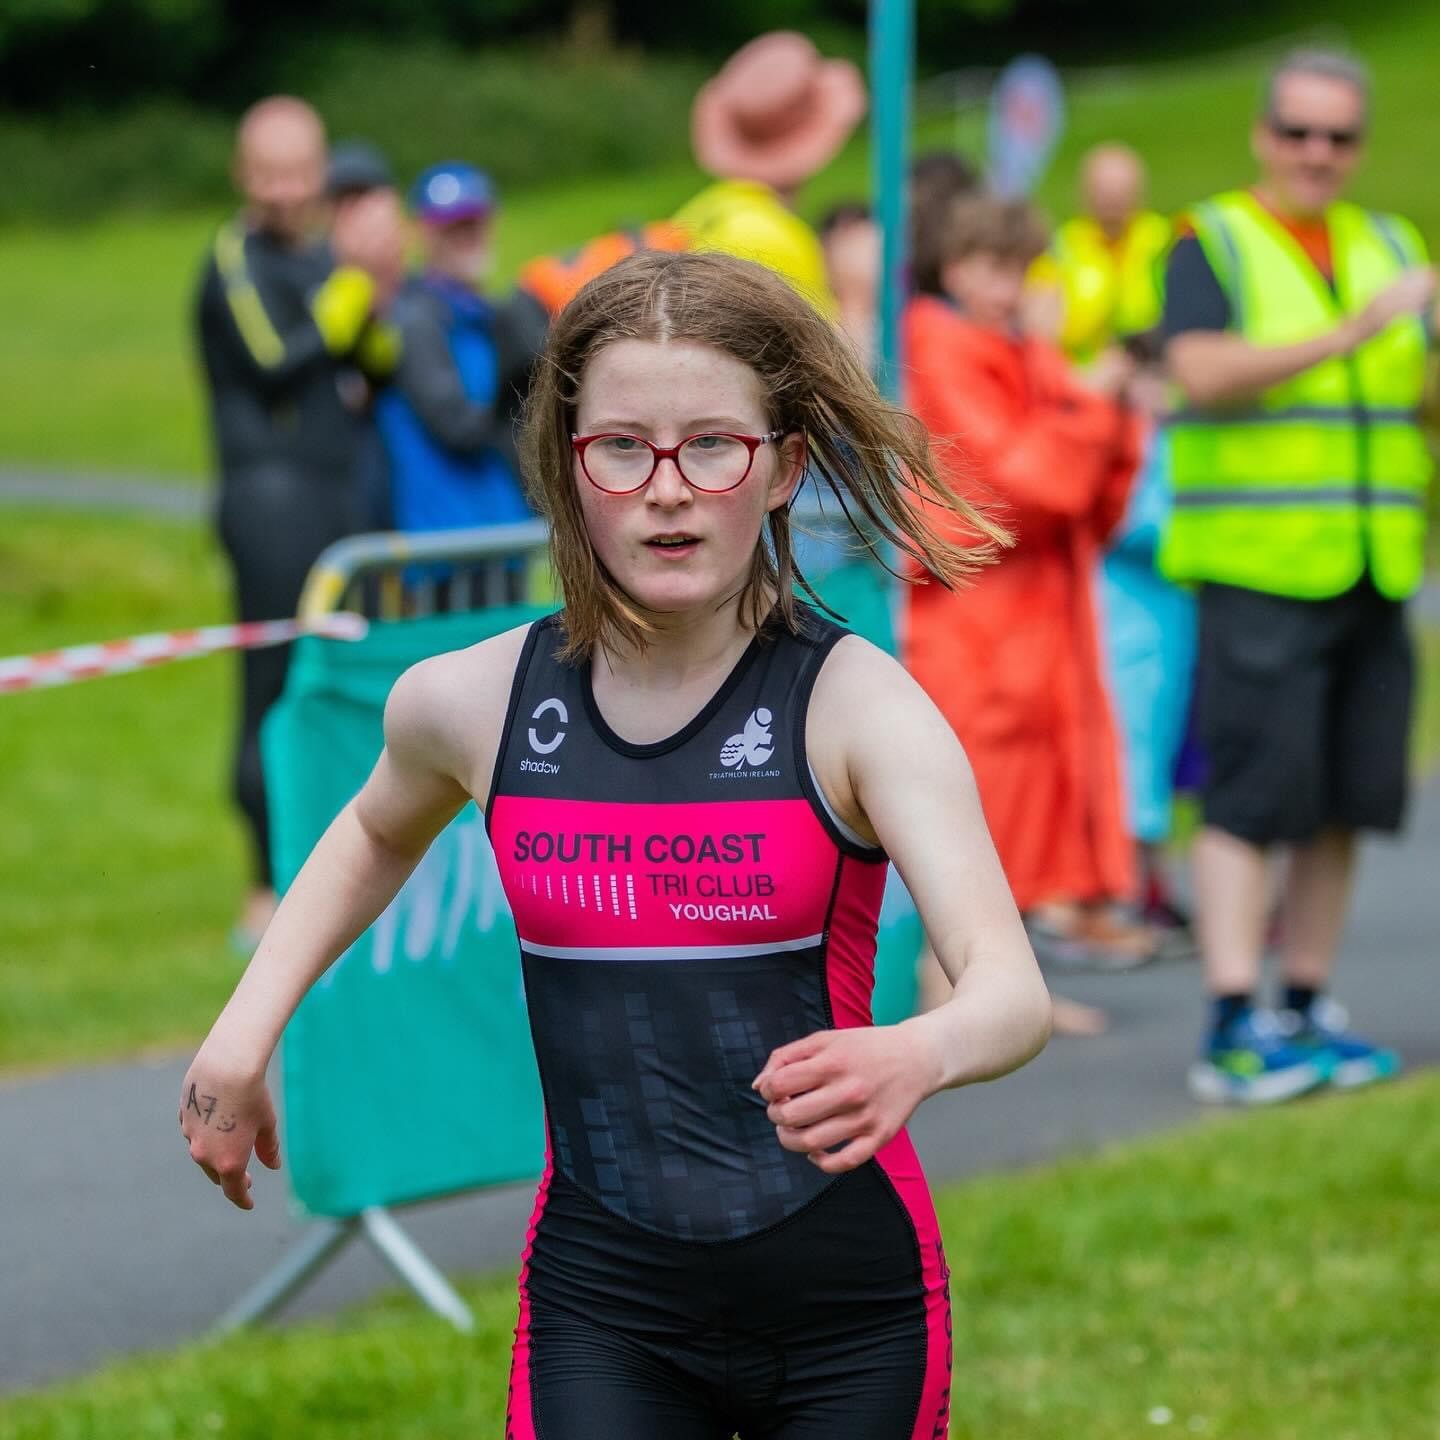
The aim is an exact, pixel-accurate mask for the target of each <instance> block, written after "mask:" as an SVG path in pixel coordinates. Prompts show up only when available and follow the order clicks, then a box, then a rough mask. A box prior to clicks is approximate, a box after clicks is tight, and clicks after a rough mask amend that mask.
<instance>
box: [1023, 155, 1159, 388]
mask: <svg viewBox="0 0 1440 1440" xmlns="http://www.w3.org/2000/svg"><path fill="white" fill-rule="evenodd" d="M1145 185H1146V177H1145V164H1144V162H1143V161H1142V160H1141V159H1140V157H1139V156H1138V155H1137V154H1136V153H1135V152H1134V151H1133V150H1132V149H1130V147H1129V146H1128V145H1118V144H1114V143H1111V144H1106V145H1097V146H1095V147H1094V148H1093V149H1092V150H1089V151H1087V152H1086V154H1085V156H1084V158H1083V159H1082V160H1081V162H1080V199H1081V205H1082V213H1081V214H1079V215H1076V216H1074V217H1073V218H1072V219H1069V220H1067V221H1066V222H1065V223H1064V224H1063V225H1061V226H1060V227H1059V229H1058V230H1057V231H1056V232H1055V238H1054V240H1053V241H1052V242H1051V245H1050V250H1049V252H1048V254H1046V255H1044V256H1042V257H1041V259H1040V260H1039V261H1037V262H1036V265H1035V267H1034V269H1033V271H1032V272H1031V273H1032V279H1034V280H1036V281H1037V282H1039V283H1043V284H1052V285H1055V286H1056V287H1058V289H1059V291H1060V316H1059V319H1060V330H1059V335H1058V339H1059V342H1060V347H1061V349H1063V350H1064V351H1065V353H1066V354H1067V355H1068V356H1070V358H1071V359H1072V360H1074V361H1075V362H1076V363H1077V364H1079V365H1089V364H1091V363H1092V362H1093V361H1094V360H1096V359H1097V358H1098V357H1099V356H1100V355H1101V354H1102V353H1103V352H1104V351H1105V350H1106V349H1108V348H1109V347H1110V346H1112V345H1114V344H1117V343H1123V342H1126V341H1129V342H1131V344H1132V345H1135V344H1141V345H1143V343H1144V340H1143V337H1145V336H1146V335H1147V333H1148V332H1151V331H1153V330H1154V329H1155V327H1156V326H1157V325H1158V324H1159V323H1160V308H1161V299H1160V296H1161V285H1162V283H1163V279H1164V274H1163V272H1164V266H1165V256H1166V254H1167V253H1168V251H1169V249H1170V237H1171V229H1170V222H1169V221H1168V220H1167V219H1166V218H1165V217H1164V216H1163V215H1157V214H1156V213H1155V212H1154V211H1153V210H1147V209H1146V208H1145ZM1142 358H1143V357H1142Z"/></svg>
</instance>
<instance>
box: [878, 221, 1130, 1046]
mask: <svg viewBox="0 0 1440 1440" xmlns="http://www.w3.org/2000/svg"><path fill="white" fill-rule="evenodd" d="M1045 238H1046V237H1045V232H1044V227H1043V225H1042V224H1041V222H1040V221H1039V218H1038V217H1037V216H1036V215H1035V214H1034V212H1033V211H1032V210H1031V209H1030V208H1029V206H1027V205H1026V204H1025V203H1024V202H1023V201H1006V200H1000V199H996V198H992V197H974V198H965V199H962V200H960V201H959V202H957V204H956V207H955V210H954V213H953V217H952V219H951V221H950V225H949V234H948V236H947V239H946V243H945V246H944V252H943V253H944V260H943V264H942V268H941V276H942V284H943V288H944V290H945V295H944V297H937V296H930V295H919V296H916V297H915V298H914V299H913V300H912V301H911V302H910V304H909V306H908V308H907V310H906V313H905V318H904V341H905V359H906V369H907V373H908V384H909V391H908V395H907V400H908V403H909V405H910V408H911V409H913V410H914V411H915V413H916V414H917V415H918V416H919V417H920V418H921V419H922V420H923V421H924V422H925V424H926V426H927V427H928V429H929V430H930V432H931V435H932V437H933V438H934V440H935V442H936V445H937V448H938V449H939V451H940V454H941V456H942V459H944V460H945V461H946V470H947V473H948V474H949V476H950V477H951V478H952V479H953V482H954V484H955V485H956V487H957V488H958V489H961V490H963V492H964V493H965V494H966V496H967V497H968V498H969V499H971V500H972V501H978V502H980V503H981V504H984V505H986V506H988V507H990V508H991V511H992V513H993V514H994V516H995V518H996V519H998V520H1000V521H1001V522H1002V523H1004V524H1006V525H1007V526H1008V527H1009V528H1010V529H1011V530H1012V532H1013V533H1014V535H1015V537H1016V543H1015V546H1014V548H1013V549H1012V550H1010V551H1008V552H1006V553H1005V554H1004V555H1003V556H1002V557H1001V559H1000V562H999V564H998V565H996V566H995V567H994V568H992V569H990V570H988V571H986V572H985V573H983V574H982V575H981V576H980V577H979V579H978V580H977V582H976V584H975V585H974V586H973V588H971V589H969V590H967V591H962V592H961V593H958V594H956V593H952V592H951V591H949V590H946V589H945V588H944V587H943V586H940V585H935V584H922V585H916V586H911V587H909V596H908V601H907V603H908V607H909V608H908V623H907V626H906V637H905V660H906V663H907V665H908V667H909V669H910V670H911V672H912V674H914V676H915V677H916V679H917V680H918V681H919V682H920V684H921V685H922V686H924V688H925V689H926V691H927V692H928V693H929V695H930V697H931V698H932V699H933V700H934V701H935V703H936V704H937V705H938V706H939V708H940V710H941V711H942V713H943V714H944V715H945V716H946V718H947V719H948V720H949V721H950V723H951V725H952V726H953V727H954V729H955V732H956V734H957V735H958V736H959V738H960V740H961V743H962V744H963V745H964V747H965V749H966V751H967V753H968V754H969V757H970V761H971V764H972V765H973V766H974V769H975V775H976V780H977V782H978V785H979V789H980V797H981V800H982V802H983V803H984V807H985V813H986V817H987V819H988V821H989V824H990V828H991V831H992V833H993V835H994V838H995V845H996V848H997V850H998V851H999V854H1000V859H1001V861H1002V863H1003V864H1004V867H1005V873H1006V875H1007V877H1008V879H1009V881H1010V885H1011V888H1012V889H1013V891H1014V894H1015V899H1016V902H1017V904H1018V905H1019V907H1020V909H1021V910H1022V912H1024V913H1025V914H1026V917H1027V921H1028V922H1029V924H1030V927H1031V934H1032V938H1033V939H1034V940H1035V943H1036V949H1037V951H1039V952H1040V954H1041V958H1042V959H1044V958H1046V952H1047V950H1048V951H1049V952H1050V958H1052V959H1064V960H1071V961H1081V960H1084V961H1091V962H1097V963H1100V964H1107V963H1108V964H1112V965H1123V964H1126V963H1139V962H1141V961H1143V960H1144V959H1148V958H1150V954H1151V953H1153V937H1151V936H1149V935H1148V933H1147V932H1144V931H1141V930H1136V929H1135V928H1133V927H1130V926H1126V925H1124V924H1122V923H1121V922H1119V921H1118V920H1116V919H1115V918H1114V916H1113V914H1112V912H1111V908H1110V904H1109V902H1112V901H1115V900H1119V899H1122V898H1124V897H1126V896H1128V895H1129V893H1130V891H1131V889H1132V887H1133V884H1134V874H1133V851H1132V847H1131V845H1130V841H1129V838H1128V833H1127V829H1126V823H1125V814H1124V801H1123V792H1122V787H1121V780H1120V752H1119V744H1118V739H1117V736H1116V733H1115V730H1114V727H1113V725H1112V722H1111V716H1110V708H1109V704H1108V701H1107V699H1106V695H1105V690H1104V682H1103V680H1102V670H1101V660H1100V652H1099V645H1098V639H1097V629H1096V617H1095V607H1094V596H1093V593H1092V587H1093V585H1094V576H1095V573H1096V564H1097V561H1098V558H1099V555H1100V552H1101V547H1102V545H1103V542H1104V540H1105V537H1106V536H1107V535H1108V534H1109V533H1110V531H1111V530H1112V529H1113V528H1114V526H1115V525H1116V524H1117V523H1118V522H1119V520H1120V518H1121V516H1122V514H1123V512H1124V509H1125V503H1126V499H1127V496H1128V492H1129V487H1130V483H1131V479H1132V477H1133V475H1134V473H1135V469H1136V465H1137V462H1138V458H1139V426H1138V423H1137V421H1136V420H1135V418H1134V417H1133V416H1132V415H1131V414H1130V413H1129V412H1128V410H1127V409H1126V408H1125V406H1124V405H1123V404H1122V403H1120V401H1119V400H1118V399H1117V396H1118V394H1119V393H1120V391H1121V389H1122V388H1123V384H1124V381H1125V378H1126V372H1125V365H1126V362H1125V361H1124V360H1123V359H1122V358H1120V357H1118V356H1117V357H1116V360H1115V362H1114V363H1113V364H1110V365H1102V366H1101V367H1100V372H1099V374H1098V375H1097V374H1095V373H1092V374H1091V375H1090V376H1089V377H1087V383H1086V384H1084V385H1082V384H1081V382H1080V381H1079V380H1078V379H1076V378H1075V377H1074V376H1073V375H1072V373H1071V372H1070V370H1069V368H1068V366H1067V364H1066V361H1065V359H1064V357H1063V355H1062V354H1061V352H1060V351H1059V350H1058V349H1057V348H1056V347H1055V346H1054V345H1053V344H1052V343H1051V342H1049V341H1048V340H1044V339H1041V338H1038V337H1037V336H1034V335H1026V334H1025V333H1023V331H1022V329H1021V320H1022V314H1021V312H1022V307H1023V306H1024V305H1025V304H1026V303H1027V302H1026V296H1025V271H1026V268H1027V266H1028V265H1029V264H1030V262H1031V261H1033V260H1034V259H1035V257H1036V255H1038V254H1039V253H1040V251H1041V250H1042V249H1043V247H1044V244H1045ZM1036 328H1038V327H1036ZM1065 1003H1066V1004H1067V1005H1068V1002H1065ZM1056 1018H1057V1025H1058V1026H1059V1028H1062V1029H1071V1030H1075V1031H1093V1030H1097V1029H1100V1028H1103V1025H1104V1016H1103V1015H1102V1014H1101V1013H1100V1012H1098V1011H1091V1010H1089V1009H1088V1007H1081V1006H1074V1005H1068V1008H1057V1016H1056Z"/></svg>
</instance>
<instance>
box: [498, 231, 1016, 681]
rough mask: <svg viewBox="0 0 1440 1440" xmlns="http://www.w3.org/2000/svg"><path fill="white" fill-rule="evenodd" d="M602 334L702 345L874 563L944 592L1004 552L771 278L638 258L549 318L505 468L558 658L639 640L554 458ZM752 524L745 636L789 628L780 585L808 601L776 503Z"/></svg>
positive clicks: (713, 264) (628, 607) (609, 340)
mask: <svg viewBox="0 0 1440 1440" xmlns="http://www.w3.org/2000/svg"><path fill="white" fill-rule="evenodd" d="M617 340H652V341H660V342H664V341H671V340H675V341H688V342H692V343H697V344H702V345H710V346H713V347H714V348H715V349H717V350H721V351H724V352H725V353H726V354H727V355H732V356H734V357H735V359H737V360H739V361H741V362H742V363H743V364H745V365H748V366H749V367H750V368H751V369H752V370H753V371H754V372H755V374H756V376H757V377H758V379H759V381H760V385H761V389H762V391H763V392H764V395H765V397H766V405H767V409H768V415H769V424H770V427H771V428H772V429H775V430H783V431H785V432H787V433H794V432H797V431H798V432H801V433H803V434H804V436H805V437H806V445H807V452H808V453H807V456H806V464H807V469H808V472H809V474H810V475H811V476H813V477H814V478H815V483H816V485H817V488H818V487H819V486H822V485H823V486H825V487H827V488H828V489H829V491H830V492H831V493H832V494H833V495H834V497H835V498H836V499H837V500H838V501H839V504H840V507H841V510H842V512H843V513H844V516H845V518H846V520H847V521H848V522H849V524H850V527H851V528H852V529H853V530H854V532H855V534H856V535H857V536H858V537H859V540H860V542H861V544H862V545H863V547H864V548H865V549H867V550H869V551H870V552H871V553H872V554H873V555H875V557H876V558H877V559H879V560H880V561H881V563H882V564H886V565H887V568H889V567H888V564H887V562H886V561H885V558H884V551H885V546H886V544H887V543H888V545H890V546H893V547H894V548H895V550H896V551H898V552H899V554H900V555H901V556H903V557H906V558H907V559H908V560H909V561H910V562H911V563H912V564H913V565H917V566H919V567H921V568H923V569H924V570H925V571H927V572H928V573H929V574H931V575H933V576H934V577H935V578H936V579H938V580H939V581H940V582H941V583H942V584H944V585H946V586H950V587H954V586H956V585H959V584H960V583H962V582H963V581H964V580H965V579H966V577H968V576H969V575H971V574H972V573H973V572H974V571H975V570H977V569H978V568H979V567H980V566H982V565H984V564H986V563H988V562H989V561H990V560H992V559H993V558H994V555H995V551H996V549H997V547H999V546H1001V545H1006V544H1009V543H1010V537H1009V535H1008V534H1007V533H1006V532H1005V531H1004V530H1003V529H1001V528H1000V527H999V526H998V525H996V524H995V523H994V522H993V521H991V520H989V519H988V518H986V517H985V516H984V515H983V514H981V513H980V512H979V511H978V510H976V509H975V508H974V507H973V506H971V505H970V504H968V503H967V502H966V501H965V500H963V499H962V498H961V497H959V496H958V495H956V494H955V493H954V491H953V490H952V489H951V488H950V487H949V486H948V485H946V484H945V482H944V481H943V480H942V479H941V478H940V475H939V473H938V471H937V468H936V464H935V460H934V457H933V456H932V454H931V450H930V443H929V439H928V437H927V435H926V433H925V427H924V426H923V425H922V424H921V422H920V421H919V420H917V419H916V418H915V416H913V415H912V414H910V412H909V411H907V410H902V409H898V408H897V407H895V406H893V405H890V404H887V403H886V401H885V400H883V399H882V398H881V396H880V394H879V392H878V391H877V390H876V388H875V385H874V383H873V382H872V381H871V379H870V377H869V375H867V374H866V372H865V370H864V367H863V366H862V365H861V363H860V361H859V359H858V357H857V355H856V353H855V351H854V349H853V348H852V346H851V344H850V342H849V341H848V340H846V339H845V338H844V337H843V336H841V335H840V334H839V333H838V332H837V331H836V330H834V329H833V328H832V327H831V325H830V324H829V322H827V321H826V320H825V319H824V318H823V317H822V316H821V315H820V314H819V313H818V312H817V311H816V310H815V309H814V308H813V307H812V306H811V305H810V304H809V302H808V301H806V300H804V299H803V298H802V297H801V296H800V295H799V294H797V293H796V292H795V291H794V290H793V289H791V287H790V286H789V285H788V284H787V283H786V282H785V281H784V280H782V279H780V278H779V276H777V275H775V274H774V273H773V272H772V271H770V270H767V269H766V268H765V267H764V266H761V265H756V264H754V263H753V262H751V261H749V260H740V259H737V258H735V257H734V256H731V255H717V254H705V253H697V252H693V251H688V252H681V253H666V252H661V251H641V252H639V253H637V254H634V255H630V256H628V257H627V258H626V259H624V260H622V261H620V262H619V264H617V265H614V266H612V267H611V268H610V269H609V270H606V271H605V272H604V273H603V274H601V275H598V276H596V278H595V279H593V280H591V281H590V283H589V284H588V285H586V286H585V288H584V289H583V290H581V291H580V293H579V294H578V295H576V296H575V298H574V299H573V300H572V301H571V302H570V303H569V304H568V305H567V306H566V307H565V309H564V310H562V311H561V312H560V314H559V316H557V317H556V320H555V324H554V327H553V328H552V329H551V331H550V337H549V341H548V343H547V344H546V347H545V352H544V354H543V356H542V357H541V361H540V365H539V369H538V371H537V374H536V378H535V383H534V385H533V386H532V388H531V391H530V398H529V402H528V404H527V406H526V416H525V425H524V430H523V433H522V435H521V458H522V463H523V466H524V470H525V476H526V480H527V483H528V485H529V488H530V492H531V496H532V498H533V500H534V501H535V503H536V505H537V507H538V508H539V510H540V511H541V513H542V514H543V515H544V516H545V518H546V519H547V520H548V521H549V523H550V534H551V542H550V543H551V563H552V564H553V566H554V569H555V574H556V576H557V578H558V580H559V582H560V588H561V592H562V594H563V596H564V599H565V614H564V624H565V630H566V637H567V644H566V646H565V652H564V653H565V655H566V656H567V658H581V657H584V656H588V655H589V654H590V653H591V651H592V650H593V648H594V647H595V645H596V644H597V643H603V644H606V645H608V646H611V647H615V646H621V647H624V646H634V647H636V648H643V647H644V645H645V643H646V640H647V637H648V636H649V634H650V633H652V627H651V626H650V624H649V622H648V621H647V620H646V619H645V617H644V615H643V614H642V612H641V611H640V610H639V609H638V607H637V606H636V605H635V602H634V601H633V600H631V599H630V597H629V596H628V595H626V593H625V592H624V590H622V589H621V588H620V586H619V584H618V583H617V582H616V580H615V578H614V576H612V575H610V574H609V573H608V572H607V571H606V570H605V568H604V566H602V565H601V563H600V561H599V559H598V557H597V556H596V554H595V551H594V548H593V547H592V545H591V543H590V537H589V535H588V533H587V532H586V529H585V521H584V517H583V515H582V513H581V509H580V499H579V495H578V493H577V487H576V483H575V472H574V465H573V460H572V452H571V448H570V437H571V435H572V434H573V433H574V430H575V416H576V410H577V407H578V404H579V399H580V386H581V382H582V381H583V379H584V376H585V369H586V367H587V366H588V365H589V363H590V362H591V360H593V359H594V357H595V356H596V354H598V353H599V351H600V350H601V349H602V348H603V347H604V346H606V345H610V344H613V343H614V342H615V341H617ZM766 520H767V524H766V530H767V531H768V537H760V538H757V543H756V546H755V558H754V562H753V564H752V565H751V570H750V575H749V577H748V578H747V580H746V582H745V586H744V589H743V591H742V594H741V597H740V619H741V623H742V624H744V625H747V626H749V627H750V628H752V629H755V628H758V627H759V626H760V624H761V623H762V622H763V621H764V620H765V618H766V617H767V615H769V614H770V613H771V611H772V609H773V610H774V612H776V614H777V615H778V617H779V619H781V620H782V621H783V623H784V624H785V625H787V626H788V627H789V628H790V629H792V630H794V629H795V628H796V627H797V625H798V623H799V622H798V618H797V613H796V600H795V586H796V585H797V584H798V585H799V586H800V587H801V588H802V589H803V590H804V591H805V592H806V593H807V594H812V595H813V592H812V591H811V590H810V587H809V585H808V584H807V583H806V582H805V579H804V577H803V576H802V575H800V574H799V572H798V570H797V569H796V566H795V558H794V553H793V548H792V534H791V516H790V513H789V510H788V508H786V507H781V508H780V509H777V510H772V511H771V512H770V513H769V515H768V516H767V517H766Z"/></svg>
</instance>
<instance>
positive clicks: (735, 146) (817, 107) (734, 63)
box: [690, 30, 867, 190]
mask: <svg viewBox="0 0 1440 1440" xmlns="http://www.w3.org/2000/svg"><path fill="white" fill-rule="evenodd" d="M866 105H867V101H866V95H865V80H864V77H863V76H862V75H861V74H860V70H859V68H858V67H857V66H855V65H852V64H851V63H850V61H848V60H826V59H824V58H823V57H822V56H821V54H820V53H819V51H817V50H816V48H815V46H814V45H813V44H812V43H811V42H810V41H809V40H808V39H807V38H806V37H805V36H804V35H800V34H797V33H796V32H795V31H793V30H775V31H771V32H770V33H769V34H767V35H760V36H757V37H756V38H755V39H754V40H752V41H750V43H749V44H748V45H745V46H743V47H742V48H741V49H739V50H737V51H736V52H735V53H734V54H733V55H732V56H731V57H730V59H729V60H727V61H726V62H725V66H724V68H723V69H722V70H721V71H720V73H719V74H718V75H717V76H715V78H714V79H713V80H710V81H708V82H707V83H706V84H705V85H703V86H701V88H700V93H699V94H698V95H696V97H695V104H694V107H693V109H692V110H691V112H690V140H691V144H692V145H693V146H694V149H695V159H696V161H697V162H698V164H699V166H700V168H701V169H702V170H706V171H708V172H709V173H710V174H711V175H717V176H720V177H721V178H722V179H726V180H758V181H760V182H761V183H762V184H765V185H773V186H774V187H775V188H776V189H777V190H787V189H790V188H791V187H793V186H795V185H799V184H800V183H801V182H802V181H805V180H808V179H809V178H810V177H811V176H812V175H814V174H816V173H817V172H818V171H820V170H823V169H824V168H825V166H826V165H827V164H828V163H829V162H830V160H831V159H833V158H834V156H835V153H836V151H838V150H839V149H840V147H841V146H842V145H843V144H844V143H845V142H846V141H847V140H848V139H849V138H850V136H851V134H852V133H853V132H854V129H855V127H856V125H858V124H859V123H860V120H861V118H862V117H863V116H864V114H865V110H866Z"/></svg>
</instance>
